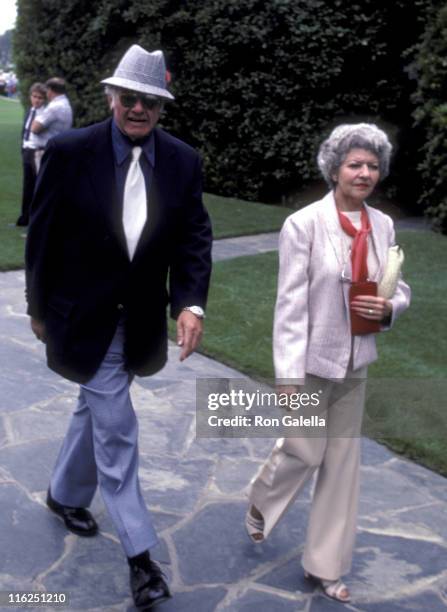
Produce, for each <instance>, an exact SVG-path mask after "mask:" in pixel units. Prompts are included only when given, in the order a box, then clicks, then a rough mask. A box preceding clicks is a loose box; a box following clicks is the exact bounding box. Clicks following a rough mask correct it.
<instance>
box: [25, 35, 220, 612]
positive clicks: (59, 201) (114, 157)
mask: <svg viewBox="0 0 447 612" xmlns="http://www.w3.org/2000/svg"><path fill="white" fill-rule="evenodd" d="M166 74H167V73H166V67H165V61H164V57H163V53H162V52H161V51H154V52H153V53H149V52H147V51H145V50H144V49H142V48H141V47H140V46H138V45H133V46H132V47H131V48H130V49H129V50H128V51H127V52H126V54H125V55H124V57H123V58H122V59H121V61H120V63H119V65H118V67H117V69H116V70H115V73H114V75H113V76H112V77H111V78H108V79H105V80H104V81H102V82H103V83H104V84H105V85H106V93H107V96H108V100H109V104H110V108H111V110H112V117H111V118H109V119H108V120H106V121H104V122H102V123H97V124H94V125H92V126H89V127H87V128H82V129H77V130H71V131H69V132H66V133H64V134H62V135H59V136H56V137H55V138H53V139H52V140H50V141H49V143H48V147H47V150H46V152H45V155H44V157H43V160H42V167H41V173H40V175H39V180H38V183H37V186H36V192H35V197H34V200H33V203H32V207H31V217H30V226H29V232H28V240H27V247H26V279H27V300H28V314H29V315H30V317H31V327H32V329H33V331H34V333H35V334H36V336H37V337H38V338H39V339H41V340H42V341H44V342H45V343H46V352H47V361H48V365H49V367H50V368H52V369H53V370H54V371H56V372H58V373H59V374H61V375H62V376H64V377H65V378H68V379H69V380H73V381H76V382H78V383H80V394H79V401H78V405H77V408H76V410H75V412H74V414H73V416H72V419H71V422H70V425H69V428H68V432H67V434H66V436H65V439H64V441H63V444H62V448H61V450H60V453H59V456H58V458H57V461H56V465H55V468H54V472H53V475H52V477H51V482H50V487H49V489H48V496H47V504H48V506H49V508H50V509H51V510H53V511H54V512H55V513H56V514H58V515H60V516H61V517H62V518H63V520H64V522H65V525H66V527H67V528H68V529H69V530H71V531H72V532H74V533H76V534H78V535H81V536H93V535H95V534H96V533H97V530H98V526H97V524H96V522H95V520H94V518H93V517H92V515H91V514H90V512H89V511H88V510H87V509H86V508H87V507H88V506H89V505H90V503H91V501H92V498H93V496H94V494H95V491H96V488H97V486H99V489H100V491H101V494H102V497H103V500H104V503H105V506H106V508H107V510H108V512H109V514H110V516H111V518H112V521H113V523H114V525H115V527H116V530H117V533H118V535H119V538H120V541H121V543H122V546H123V548H124V551H125V553H126V555H127V557H128V562H129V566H130V576H131V589H132V595H133V598H134V601H135V604H136V605H137V607H146V608H147V607H150V606H152V605H155V604H156V603H159V602H160V601H162V600H164V599H166V598H167V597H169V595H170V594H169V589H168V586H167V584H166V582H165V581H164V579H163V575H162V573H161V571H160V568H159V567H158V565H157V564H156V563H155V562H154V561H152V560H151V558H150V554H149V550H150V549H151V548H152V547H153V546H154V545H155V544H157V536H156V533H155V530H154V527H153V525H152V520H151V517H150V515H149V512H148V510H147V508H146V504H145V502H144V499H143V497H142V494H141V490H140V484H139V480H138V446H137V421H136V417H135V413H134V410H133V407H132V403H131V400H130V396H129V386H130V384H131V382H132V378H133V376H134V375H135V374H136V375H139V376H148V375H151V374H153V373H155V372H157V371H158V370H160V369H161V368H162V367H163V365H164V364H165V362H166V359H167V322H166V307H167V304H168V303H169V304H170V313H171V316H172V317H173V318H174V319H176V321H177V341H178V344H179V345H180V346H181V354H180V359H181V360H183V359H186V358H187V357H188V355H189V354H190V353H191V352H192V351H194V350H195V349H196V347H197V346H198V344H199V342H200V339H201V335H202V319H203V317H204V308H205V305H206V298H207V292H208V283H209V276H210V269H211V258H210V252H211V228H210V222H209V218H208V215H207V213H206V211H205V209H204V207H203V203H202V188H201V179H202V175H201V163H200V159H199V156H198V154H197V153H196V152H195V151H194V150H193V149H192V148H191V147H189V146H188V145H186V144H185V143H183V142H181V141H180V140H177V139H176V138H174V137H172V136H170V135H169V134H167V133H166V132H164V131H163V130H161V129H160V128H158V127H156V124H157V121H158V119H159V117H160V113H161V110H162V108H163V104H164V102H165V101H167V100H172V99H173V96H172V95H171V93H170V92H169V91H168V89H167V80H166ZM168 276H169V287H167V278H168Z"/></svg>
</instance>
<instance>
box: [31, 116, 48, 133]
mask: <svg viewBox="0 0 447 612" xmlns="http://www.w3.org/2000/svg"><path fill="white" fill-rule="evenodd" d="M44 130H45V126H43V125H42V124H41V123H39V121H37V120H36V119H34V121H33V122H32V124H31V131H32V133H33V134H40V133H41V132H43V131H44Z"/></svg>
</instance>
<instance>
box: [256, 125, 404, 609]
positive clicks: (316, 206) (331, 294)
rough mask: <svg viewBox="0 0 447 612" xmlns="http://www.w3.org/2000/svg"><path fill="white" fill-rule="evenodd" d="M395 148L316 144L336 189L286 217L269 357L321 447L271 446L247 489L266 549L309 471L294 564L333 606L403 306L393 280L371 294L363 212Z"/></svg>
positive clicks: (383, 231)
mask: <svg viewBox="0 0 447 612" xmlns="http://www.w3.org/2000/svg"><path fill="white" fill-rule="evenodd" d="M390 154H391V144H390V143H389V140H388V138H387V136H386V134H385V133H384V132H383V131H382V130H380V129H379V128H377V126H375V125H373V124H366V123H360V124H355V125H340V126H338V127H337V128H335V129H334V130H333V132H332V133H331V135H330V136H329V138H328V139H327V140H326V141H325V142H323V144H322V145H321V147H320V151H319V154H318V165H319V168H320V170H321V172H322V174H323V176H324V178H325V179H326V181H327V182H328V183H329V185H330V186H331V187H332V190H331V191H330V193H328V194H327V195H326V197H324V198H323V199H322V200H320V201H318V202H314V203H313V204H310V205H309V206H306V207H305V208H303V209H301V210H299V211H298V212H296V213H294V214H292V215H291V216H290V217H289V218H288V219H287V220H286V222H285V223H284V226H283V229H282V231H281V235H280V245H279V254H280V268H279V279H278V295H277V302H276V308H275V322H274V334H273V336H274V341H273V352H274V362H275V374H276V379H277V383H278V391H280V392H281V393H287V394H289V395H290V394H291V393H297V392H299V391H300V389H302V387H301V384H302V383H303V381H304V380H305V384H306V390H307V389H308V388H310V389H314V390H315V389H317V390H318V391H319V392H322V393H321V396H320V397H321V401H320V407H319V410H320V415H323V416H324V417H325V419H326V430H325V433H324V437H322V436H321V434H317V437H312V435H310V436H307V437H306V436H305V434H303V437H299V438H296V437H294V438H292V437H289V438H281V439H279V440H277V442H276V444H275V447H274V448H273V450H272V452H271V454H270V456H269V457H268V459H267V460H266V462H265V463H264V465H263V466H262V467H261V469H260V471H259V473H258V474H257V476H256V477H255V478H254V479H253V481H252V486H251V491H250V496H249V509H248V512H247V515H246V528H247V531H248V533H249V536H250V537H251V539H252V540H253V542H255V543H258V542H261V541H262V540H264V539H265V538H266V537H267V536H268V534H269V533H270V531H271V529H272V528H273V527H274V525H275V524H276V523H277V521H278V520H279V519H280V517H281V516H282V515H283V513H284V512H285V511H286V509H287V507H288V506H289V505H290V504H291V503H292V501H293V500H294V499H295V496H296V495H297V494H298V492H299V491H300V490H301V489H302V487H303V486H304V484H305V483H306V482H307V481H308V480H309V478H310V477H311V475H312V474H313V473H314V472H316V481H315V488H314V493H313V499H312V505H311V510H310V519H309V525H308V532H307V540H306V545H305V548H304V554H303V559H302V564H303V567H304V570H305V576H306V577H307V578H309V579H312V580H314V581H316V582H317V584H318V585H319V586H320V587H321V588H322V589H323V591H324V592H325V593H326V595H328V596H329V597H332V598H334V599H336V600H338V601H342V602H348V601H350V593H349V590H348V588H347V586H346V585H345V584H344V583H343V582H342V580H341V576H343V575H344V574H346V573H348V572H349V570H350V567H351V561H352V551H353V547H354V541H355V531H356V520H357V504H358V492H359V456H360V430H361V420H362V414H363V407H364V392H365V381H366V373H367V366H368V364H369V363H371V362H373V361H374V360H375V359H376V358H377V352H376V346H375V334H374V332H376V331H382V330H385V329H389V328H390V327H391V326H392V324H393V323H394V321H395V319H396V317H397V316H398V315H399V314H401V313H402V312H403V311H404V310H405V309H406V308H407V307H408V306H409V303H410V289H409V287H408V285H407V284H406V283H405V282H404V281H403V280H402V278H400V279H399V281H398V283H397V287H396V289H395V291H394V294H393V295H392V296H391V297H390V298H389V299H387V298H384V297H380V296H379V295H377V282H379V281H380V280H381V278H382V276H383V273H384V270H385V267H386V263H387V258H388V250H389V248H390V246H392V245H393V244H394V228H393V223H392V221H391V219H390V218H389V217H388V216H387V215H384V214H383V213H382V212H380V211H378V210H376V209H374V208H371V207H370V206H368V205H367V204H365V201H364V200H365V198H367V197H368V196H369V195H370V194H371V193H372V191H373V190H374V188H375V186H376V184H377V183H378V181H379V180H380V179H382V178H384V177H385V176H386V175H387V173H388V167H389V160H390Z"/></svg>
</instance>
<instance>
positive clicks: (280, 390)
mask: <svg viewBox="0 0 447 612" xmlns="http://www.w3.org/2000/svg"><path fill="white" fill-rule="evenodd" d="M275 391H276V395H277V396H279V395H287V397H288V401H287V405H286V406H284V408H285V409H286V410H287V411H288V412H290V411H291V410H293V408H291V407H290V396H291V395H296V394H298V393H300V391H301V386H300V385H276V389H275Z"/></svg>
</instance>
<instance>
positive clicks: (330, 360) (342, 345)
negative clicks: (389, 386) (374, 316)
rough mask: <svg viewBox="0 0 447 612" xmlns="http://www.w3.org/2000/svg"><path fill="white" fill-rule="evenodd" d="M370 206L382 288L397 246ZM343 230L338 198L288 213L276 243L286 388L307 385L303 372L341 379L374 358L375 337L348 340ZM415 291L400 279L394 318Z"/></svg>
mask: <svg viewBox="0 0 447 612" xmlns="http://www.w3.org/2000/svg"><path fill="white" fill-rule="evenodd" d="M365 206H366V209H367V211H368V215H369V220H370V224H371V229H372V232H371V238H372V245H373V248H374V250H375V253H376V256H377V259H378V262H379V267H378V270H377V273H376V275H375V276H374V277H373V278H371V280H374V281H377V282H379V281H380V279H381V278H382V276H383V272H384V268H385V265H386V260H387V255H388V248H389V247H390V246H392V245H393V244H395V242H394V240H395V234H394V227H393V222H392V220H391V218H390V217H389V216H388V215H385V214H383V213H382V212H380V211H379V210H377V209H375V208H371V207H370V206H367V205H366V204H365ZM343 239H344V236H343V230H342V228H341V226H340V221H339V219H338V213H337V209H336V207H335V200H334V194H333V192H330V193H328V194H327V195H326V196H325V197H324V198H323V199H322V200H319V201H318V202H314V203H313V204H310V205H309V206H306V207H305V208H303V209H301V210H299V211H297V212H296V213H294V214H292V215H290V217H288V218H287V219H286V221H285V223H284V225H283V228H282V230H281V234H280V238H279V276H278V293H277V300H276V307H275V317H274V328H273V356H274V364H275V374H276V378H277V379H283V382H286V380H287V381H289V382H292V380H291V379H293V381H294V382H296V380H295V379H300V380H303V379H304V378H305V375H306V373H308V374H314V375H315V376H320V377H322V378H332V379H344V377H345V375H346V371H347V368H348V364H349V362H350V359H351V354H352V367H353V369H354V370H357V369H358V368H361V367H363V366H365V365H368V364H369V363H371V362H373V361H374V360H375V359H377V349H376V341H375V335H374V334H368V335H365V336H355V337H352V335H351V326H350V315H349V282H344V281H342V270H343V269H344V270H346V265H348V266H350V262H349V261H348V262H346V261H343V259H344V258H343V246H342V240H343ZM410 296H411V292H410V288H409V286H408V285H407V284H406V283H405V282H404V281H403V279H402V278H401V279H400V280H399V282H398V285H397V288H396V291H395V294H394V295H393V297H392V298H391V300H390V301H391V302H392V304H393V314H392V317H391V323H390V325H389V327H385V326H384V327H383V328H382V329H383V331H385V330H386V329H389V328H390V327H391V326H392V325H393V323H394V321H395V320H396V318H397V317H398V316H399V315H400V314H401V313H402V312H403V311H404V310H405V309H406V308H408V306H409V305H410Z"/></svg>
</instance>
